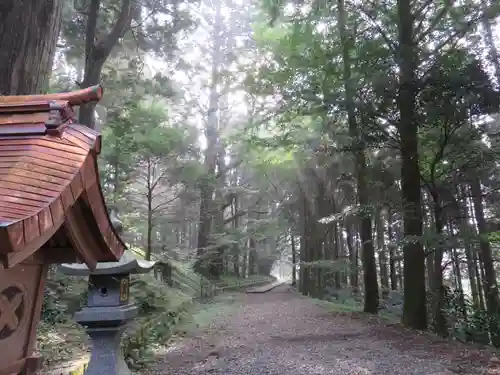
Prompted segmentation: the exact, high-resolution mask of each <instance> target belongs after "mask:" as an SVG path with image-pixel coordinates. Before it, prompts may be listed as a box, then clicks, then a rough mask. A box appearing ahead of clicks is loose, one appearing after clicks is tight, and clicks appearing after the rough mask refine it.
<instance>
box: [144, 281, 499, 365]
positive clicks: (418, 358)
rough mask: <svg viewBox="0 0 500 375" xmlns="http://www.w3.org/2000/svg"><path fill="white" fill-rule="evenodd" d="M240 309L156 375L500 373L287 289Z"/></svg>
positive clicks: (469, 352) (173, 355)
mask: <svg viewBox="0 0 500 375" xmlns="http://www.w3.org/2000/svg"><path fill="white" fill-rule="evenodd" d="M235 298H237V303H238V304H239V305H238V308H237V309H236V310H235V311H234V312H232V313H230V314H227V313H226V314H225V316H222V315H221V316H220V317H219V318H217V319H216V320H215V322H214V323H213V324H212V325H211V326H210V327H209V328H208V329H206V330H204V331H203V332H200V333H199V335H195V336H194V337H191V338H186V339H184V341H183V342H182V343H181V344H179V346H178V347H177V348H174V349H173V350H171V351H170V352H169V353H167V354H166V355H165V357H164V358H162V360H161V361H159V363H158V364H157V365H156V366H155V369H154V370H150V371H148V373H149V374H152V373H153V374H168V375H201V374H203V375H205V374H214V375H239V374H241V375H271V374H272V375H314V374H318V375H319V374H321V375H325V374H332V375H348V374H349V375H354V374H360V375H361V374H363V375H376V374H377V375H378V374H380V375H398V374H401V375H409V374H415V375H417V374H421V375H424V374H425V375H438V374H439V375H445V374H500V360H498V359H497V357H496V356H495V355H494V353H493V351H492V350H488V349H483V350H481V348H478V347H473V346H467V345H463V344H459V343H456V342H445V341H443V340H439V339H437V338H436V337H434V336H432V335H429V334H422V333H421V334H418V333H416V332H413V331H407V330H404V329H402V328H400V327H399V325H392V326H389V325H388V324H387V322H383V321H381V320H380V319H377V318H369V317H367V316H365V315H363V314H356V313H349V314H347V313H344V314H341V313H338V314H335V313H332V312H329V311H327V310H326V309H324V308H322V307H321V306H319V305H317V304H315V303H314V301H312V300H310V299H308V298H305V297H302V296H300V295H299V294H297V293H296V292H294V291H293V290H291V288H290V287H289V286H286V285H282V286H279V287H277V288H275V289H273V290H272V291H270V292H268V293H264V294H244V293H238V294H235Z"/></svg>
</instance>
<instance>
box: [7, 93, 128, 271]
mask: <svg viewBox="0 0 500 375" xmlns="http://www.w3.org/2000/svg"><path fill="white" fill-rule="evenodd" d="M101 95H102V88H101V87H100V86H98V87H93V88H89V89H86V90H81V91H77V92H74V93H63V94H51V95H35V96H25V97H0V255H2V254H3V255H6V258H7V262H6V263H7V265H8V266H12V265H14V264H16V263H19V262H20V261H22V260H23V259H25V258H26V257H28V256H30V255H31V254H32V253H34V252H36V251H37V249H38V248H40V247H41V246H42V245H43V244H44V243H45V242H46V241H47V240H48V239H49V238H50V237H51V236H52V235H54V233H55V232H56V231H57V230H58V229H59V228H60V227H61V226H63V227H64V230H65V232H67V234H68V237H69V238H70V241H71V243H72V245H73V248H74V250H75V251H76V252H77V253H78V256H79V258H80V259H82V260H84V261H85V262H86V263H87V265H88V266H89V267H90V268H93V267H95V263H96V262H99V261H116V260H118V259H119V258H120V257H121V255H122V254H123V252H124V250H125V244H124V243H123V241H122V240H121V238H120V237H119V235H118V234H117V233H116V231H115V229H114V227H113V225H112V224H111V220H110V218H109V215H108V212H107V209H106V205H105V202H104V196H103V194H102V190H101V187H100V183H99V173H98V168H97V155H98V154H99V153H100V146H101V138H100V134H98V133H97V132H95V131H93V130H91V129H89V128H87V127H84V126H81V125H77V124H73V123H72V122H73V121H74V117H73V112H72V110H71V105H78V104H84V103H87V102H90V101H96V100H98V99H99V98H100V96H101ZM49 101H50V103H49ZM54 101H57V102H56V104H57V106H55V107H54V105H52V104H53V103H55V102H54ZM54 108H56V110H57V111H61V112H60V114H61V115H62V117H60V116H59V115H57V116H55V118H54V117H52V118H51V119H50V118H49V120H47V121H45V126H43V124H40V119H41V118H42V119H43V118H45V117H44V116H45V115H43V113H48V112H49V113H50V114H51V116H52V115H53V112H54ZM66 109H67V110H68V111H67V112H64V111H66ZM16 114H22V115H20V116H19V115H16ZM30 114H31V115H30ZM41 115H42V116H41ZM2 116H3V117H2ZM16 116H17V117H16ZM27 116H28V117H27ZM29 116H32V117H29ZM19 119H23V121H24V122H23V123H19V121H18V120H19ZM31 119H33V120H31ZM61 120H63V121H61ZM16 121H17V123H16ZM26 122H31V123H32V124H34V125H36V124H39V125H41V126H38V125H37V126H35V127H33V126H24V124H25V123H26ZM5 125H7V127H8V128H9V130H8V131H7V130H6V128H5V127H4V126H5ZM23 126H24V127H23ZM58 163H59V164H58ZM5 166H8V167H9V168H8V169H6V167H5ZM2 168H3V169H2ZM6 171H7V172H6ZM44 173H48V175H47V177H46V178H45V177H44V176H42V177H44V178H40V175H43V174H44ZM34 175H35V177H33V176H34ZM64 176H67V177H64ZM70 176H71V177H70ZM42 180H43V181H42ZM54 181H57V183H58V184H61V185H55V184H56V182H54ZM16 183H17V185H16ZM44 184H46V185H47V186H49V185H50V188H49V187H47V186H44ZM35 185H36V187H34V186H35ZM56 186H60V190H58V191H59V193H57V194H55V190H56V189H55V187H56ZM47 188H49V190H47ZM9 189H11V190H9ZM37 189H38V190H40V191H46V193H40V192H39V191H38V190H37ZM9 191H12V194H13V197H14V198H12V199H11V198H9V197H7V198H6V197H5V193H6V192H9ZM37 193H38V194H42V195H37ZM47 195H48V196H50V197H52V198H50V197H48V196H47ZM33 199H34V200H33ZM81 200H83V201H85V202H86V204H87V205H88V207H89V208H90V212H91V214H90V215H91V218H89V215H87V222H86V221H85V220H82V215H81V213H79V212H78V210H79V209H81V207H80V204H79V203H78V202H79V201H81ZM33 202H37V204H36V205H34V204H33ZM24 204H28V205H27V206H24ZM35 206H36V207H35ZM90 221H93V222H94V225H91V223H90ZM95 228H98V229H97V230H96V229H95ZM85 237H87V238H86V239H85ZM82 238H83V239H82Z"/></svg>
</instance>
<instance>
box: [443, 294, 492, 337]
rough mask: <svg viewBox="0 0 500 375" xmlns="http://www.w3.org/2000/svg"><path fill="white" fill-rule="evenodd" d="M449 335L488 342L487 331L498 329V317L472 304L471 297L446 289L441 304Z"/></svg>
mask: <svg viewBox="0 0 500 375" xmlns="http://www.w3.org/2000/svg"><path fill="white" fill-rule="evenodd" d="M443 312H444V314H445V316H446V319H447V322H448V326H449V332H450V335H451V336H453V337H454V338H456V339H457V340H460V341H471V342H478V343H482V344H489V343H490V339H489V333H490V332H491V331H492V330H496V331H498V330H500V317H499V316H492V315H491V314H488V312H487V311H486V310H484V309H481V308H478V307H477V306H475V305H474V303H473V301H472V298H470V297H469V296H468V295H463V294H461V293H460V291H458V290H452V289H450V288H447V289H446V297H445V301H444V306H443Z"/></svg>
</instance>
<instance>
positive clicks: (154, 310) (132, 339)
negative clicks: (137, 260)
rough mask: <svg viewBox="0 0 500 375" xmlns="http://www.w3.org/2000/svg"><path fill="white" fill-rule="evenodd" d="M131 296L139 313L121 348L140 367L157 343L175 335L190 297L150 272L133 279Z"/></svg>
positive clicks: (149, 358) (126, 358)
mask: <svg viewBox="0 0 500 375" xmlns="http://www.w3.org/2000/svg"><path fill="white" fill-rule="evenodd" d="M131 296H132V298H133V300H134V302H135V303H136V304H137V305H138V307H139V313H138V314H139V315H138V317H137V318H136V320H135V321H134V322H133V324H132V325H131V326H130V327H129V328H128V329H127V330H126V332H125V334H124V336H123V339H122V349H123V353H124V356H125V360H126V362H127V364H128V365H129V366H130V367H131V368H134V369H137V368H140V367H143V366H145V365H146V364H147V363H149V362H150V361H151V360H152V357H153V356H152V354H153V349H154V348H155V346H157V345H158V344H160V345H161V344H164V343H165V341H167V340H168V339H169V338H170V337H171V336H172V334H173V333H174V332H175V327H176V325H177V323H178V322H179V320H180V319H181V317H182V315H183V313H184V312H185V309H186V307H187V305H188V304H189V302H191V297H190V296H187V295H186V294H183V293H182V292H180V291H177V290H175V289H171V288H168V287H167V286H166V285H165V284H163V283H161V282H159V281H157V280H156V279H155V278H154V277H152V276H151V275H141V276H136V277H133V278H132V279H131Z"/></svg>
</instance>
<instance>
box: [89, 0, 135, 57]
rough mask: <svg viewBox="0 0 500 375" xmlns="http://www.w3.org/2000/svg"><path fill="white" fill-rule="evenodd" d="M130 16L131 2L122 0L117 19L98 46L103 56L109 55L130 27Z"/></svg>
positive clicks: (130, 0)
mask: <svg viewBox="0 0 500 375" xmlns="http://www.w3.org/2000/svg"><path fill="white" fill-rule="evenodd" d="M93 1H97V0H93ZM131 16H132V0H122V5H121V8H120V13H119V14H118V19H117V20H116V23H115V25H114V26H113V28H112V29H111V31H110V33H109V34H108V36H107V37H106V38H104V40H102V41H101V43H100V44H99V49H100V50H101V53H102V54H103V55H105V56H107V55H109V54H110V53H111V50H112V49H113V47H114V46H115V45H116V44H117V43H118V40H119V39H120V38H121V37H122V36H123V35H124V34H125V32H126V31H127V29H128V27H129V26H130V21H131Z"/></svg>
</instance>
